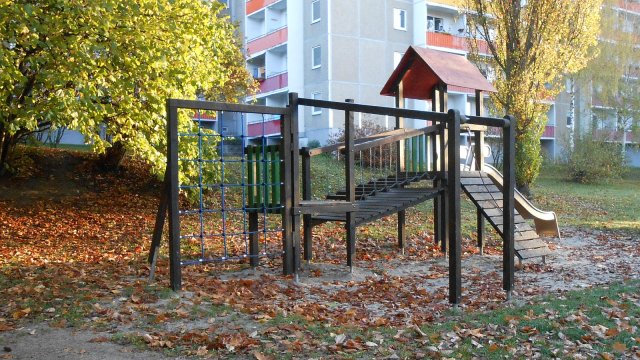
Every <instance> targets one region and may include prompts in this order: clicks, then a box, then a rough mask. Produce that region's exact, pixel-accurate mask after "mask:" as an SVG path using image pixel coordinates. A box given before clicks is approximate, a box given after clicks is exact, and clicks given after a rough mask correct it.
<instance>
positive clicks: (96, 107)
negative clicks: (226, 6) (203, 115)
mask: <svg viewBox="0 0 640 360" xmlns="http://www.w3.org/2000/svg"><path fill="white" fill-rule="evenodd" d="M222 9H223V5H221V4H220V3H218V2H217V1H205V0H202V1H198V0H196V1H192V0H135V1H119V0H96V1H85V0H31V1H27V0H15V1H11V0H10V1H3V2H1V3H0V34H1V38H2V44H0V69H1V71H0V171H3V170H4V169H5V164H6V161H7V158H8V156H9V154H10V152H11V150H12V148H13V147H14V146H15V145H16V144H17V143H18V142H19V141H20V140H21V139H23V138H25V137H27V136H29V135H30V134H32V133H34V132H36V131H41V130H43V129H47V128H60V127H67V128H70V129H75V130H79V131H80V132H82V133H83V134H84V135H85V137H86V139H87V140H88V142H90V143H91V144H92V145H93V148H94V150H95V151H97V152H100V153H103V152H105V150H106V149H111V151H110V153H108V154H109V155H111V156H106V157H105V159H111V160H113V161H112V165H117V164H118V163H119V160H120V159H121V158H122V155H123V154H124V151H125V150H129V151H131V152H132V153H134V154H136V155H139V156H141V157H142V158H144V159H146V160H147V161H149V162H150V163H152V164H154V167H155V169H156V170H158V171H159V172H160V171H162V170H164V165H163V164H164V161H165V158H164V148H165V146H166V139H165V131H164V125H165V116H164V114H165V100H166V99H167V98H195V97H196V94H198V93H200V94H202V93H205V94H207V95H209V96H211V97H213V96H215V98H216V100H220V99H224V100H235V99H237V98H238V97H241V96H243V95H245V92H246V91H247V89H251V88H253V87H254V85H253V80H250V79H251V78H250V76H249V74H248V72H247V70H246V69H245V67H244V57H243V55H242V53H241V51H240V48H239V46H238V40H237V37H236V33H235V28H234V26H233V25H232V24H231V22H230V21H229V20H228V17H226V16H223V14H222ZM181 122H182V126H191V125H190V123H192V121H191V120H190V119H189V116H182V117H181ZM105 133H106V135H107V136H106V137H107V138H108V139H109V140H110V141H107V140H105V138H104V137H103V136H101V134H105Z"/></svg>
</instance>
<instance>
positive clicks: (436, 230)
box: [431, 87, 446, 244]
mask: <svg viewBox="0 0 640 360" xmlns="http://www.w3.org/2000/svg"><path fill="white" fill-rule="evenodd" d="M439 105H440V104H439V102H438V90H437V88H435V87H434V88H433V91H432V93H431V110H432V111H437V112H439V111H440V110H439ZM445 127H446V126H444V125H442V126H441V128H440V130H439V131H438V132H437V133H435V134H433V135H432V141H431V152H432V154H433V155H432V158H431V161H432V165H431V166H432V169H431V170H432V171H433V172H434V173H435V174H436V175H435V177H434V180H433V187H435V188H438V187H439V186H440V183H441V180H440V175H439V174H438V171H441V170H442V169H441V168H440V156H439V155H438V152H439V149H440V142H441V141H442V138H441V136H440V133H442V131H444V130H443V129H444V128H445ZM441 202H442V199H441V194H438V195H437V196H436V197H435V198H434V199H433V239H434V241H435V243H436V244H440V243H441V241H442V228H441V227H440V226H441V225H442V222H441V221H440V203H441Z"/></svg>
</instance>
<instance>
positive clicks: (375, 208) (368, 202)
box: [311, 188, 438, 226]
mask: <svg viewBox="0 0 640 360" xmlns="http://www.w3.org/2000/svg"><path fill="white" fill-rule="evenodd" d="M437 195H438V190H437V189H434V188H391V189H387V190H385V191H378V192H376V193H375V195H369V196H361V197H360V199H359V200H356V206H357V209H358V210H356V211H355V224H356V226H359V225H362V224H366V223H369V222H372V221H375V220H378V219H381V218H383V217H385V216H389V215H393V214H397V213H398V211H402V210H405V209H407V208H410V207H413V206H416V205H418V204H420V203H422V202H424V201H427V200H430V199H433V198H434V197H436V196H437ZM311 220H312V221H313V223H314V225H315V224H321V223H324V222H327V221H337V222H345V221H346V215H345V214H335V213H334V214H317V215H314V216H313V217H312V218H311Z"/></svg>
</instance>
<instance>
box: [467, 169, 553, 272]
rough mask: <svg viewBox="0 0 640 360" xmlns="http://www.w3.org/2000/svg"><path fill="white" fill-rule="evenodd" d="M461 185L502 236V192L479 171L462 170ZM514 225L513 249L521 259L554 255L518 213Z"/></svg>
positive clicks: (516, 212)
mask: <svg viewBox="0 0 640 360" xmlns="http://www.w3.org/2000/svg"><path fill="white" fill-rule="evenodd" d="M460 182H461V184H462V189H463V190H464V192H465V193H466V194H467V196H469V198H470V199H471V201H472V202H473V203H474V204H475V205H476V207H477V208H478V209H479V210H480V211H481V212H482V214H483V215H484V217H485V218H486V219H487V221H489V223H490V224H491V226H493V228H494V229H496V231H497V232H498V234H500V236H502V211H503V210H502V208H503V207H502V191H500V189H499V188H498V187H497V186H496V185H495V183H494V182H493V180H491V179H490V178H489V177H488V176H487V174H485V173H483V172H480V171H463V172H462V173H461V175H460ZM514 224H515V236H514V249H515V253H516V256H518V258H519V259H521V260H522V259H530V258H535V257H543V258H544V257H545V256H547V255H549V254H551V250H550V249H549V246H548V245H547V243H545V242H544V241H542V239H540V237H539V236H538V234H537V233H536V232H535V230H534V229H533V228H532V227H531V226H530V225H529V223H527V221H526V220H525V219H524V218H523V217H522V216H520V214H518V211H517V210H515V218H514Z"/></svg>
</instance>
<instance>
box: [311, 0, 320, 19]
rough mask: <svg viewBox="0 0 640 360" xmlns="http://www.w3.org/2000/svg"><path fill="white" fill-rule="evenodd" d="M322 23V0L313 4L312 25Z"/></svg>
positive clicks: (317, 0) (316, 0)
mask: <svg viewBox="0 0 640 360" xmlns="http://www.w3.org/2000/svg"><path fill="white" fill-rule="evenodd" d="M318 21H320V0H314V1H313V2H311V23H312V24H313V23H317V22H318Z"/></svg>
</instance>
